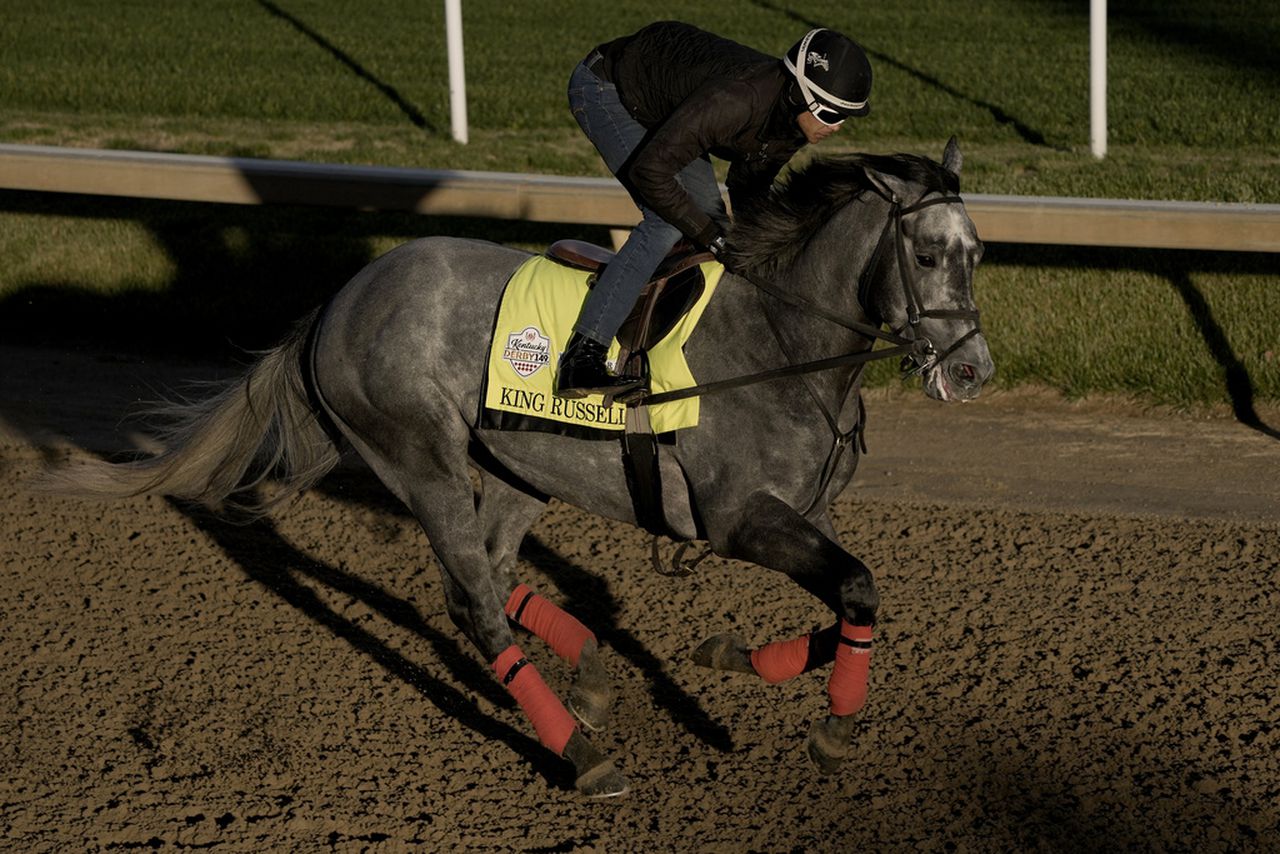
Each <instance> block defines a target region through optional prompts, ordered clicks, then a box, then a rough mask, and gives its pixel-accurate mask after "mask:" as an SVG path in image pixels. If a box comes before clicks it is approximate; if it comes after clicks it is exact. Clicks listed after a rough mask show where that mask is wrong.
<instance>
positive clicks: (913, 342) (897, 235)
mask: <svg viewBox="0 0 1280 854" xmlns="http://www.w3.org/2000/svg"><path fill="white" fill-rule="evenodd" d="M873 189H874V191H875V192H876V194H877V195H879V196H880V197H881V198H883V199H885V200H886V201H888V202H889V203H890V205H891V208H890V211H889V216H888V219H887V220H886V222H885V227H884V230H883V231H882V232H881V233H880V240H879V241H878V242H877V243H876V248H875V250H874V251H873V252H872V253H871V257H870V259H868V261H867V264H866V266H864V267H863V269H862V273H861V274H860V275H859V277H858V295H859V302H861V303H863V304H864V310H866V305H865V297H864V293H865V291H866V287H867V285H868V284H869V282H870V277H871V276H872V275H874V272H875V269H876V268H877V266H878V265H879V263H880V256H881V254H882V253H883V250H884V247H885V244H886V242H887V240H888V237H889V233H890V231H892V232H893V233H894V242H895V244H896V251H897V256H898V273H899V277H900V279H901V281H902V286H903V291H904V293H905V295H906V301H907V323H906V324H905V325H904V326H902V327H899V328H898V329H896V330H893V331H885V330H883V329H881V328H880V327H879V326H872V325H871V324H868V323H861V322H859V321H856V320H850V319H848V318H845V317H841V316H840V315H839V314H836V313H835V312H833V311H831V310H830V309H827V308H826V307H824V306H821V305H818V304H817V303H814V302H812V301H810V300H807V299H805V298H803V297H800V296H797V295H795V294H792V293H788V292H786V291H783V290H781V289H780V288H778V287H777V286H776V285H775V284H774V283H773V282H770V281H768V280H766V279H763V278H761V277H759V276H756V275H753V274H751V273H748V272H746V271H738V270H730V272H732V273H733V274H734V275H736V276H738V277H739V278H742V279H744V280H746V281H747V282H750V283H751V284H752V285H754V286H755V287H756V288H757V289H759V290H760V291H762V292H764V293H766V294H768V295H769V296H771V297H773V298H774V299H776V300H779V301H780V302H784V303H786V304H788V305H790V306H792V307H794V308H798V309H800V310H801V311H804V312H807V313H809V314H812V315H814V316H815V317H820V318H822V319H823V320H826V321H829V322H831V323H834V324H836V325H837V326H841V327H843V328H845V329H848V330H850V331H851V332H856V333H857V334H859V335H862V336H863V337H865V338H869V339H872V347H873V348H874V345H875V343H874V342H875V340H876V339H878V340H881V341H887V342H889V343H890V344H892V345H893V346H891V347H884V348H881V349H879V350H876V349H870V350H859V351H857V352H853V353H845V354H843V355H840V356H831V357H829V358H825V359H816V360H813V361H809V362H801V363H799V364H788V365H785V366H783V367H780V368H772V369H770V370H767V371H759V372H757V373H754V374H745V375H743V376H740V377H732V378H730V379H726V380H718V381H715V382H709V383H701V384H699V385H695V386H689V387H688V388H681V389H674V390H672V391H665V392H660V393H658V394H651V395H647V396H645V397H643V398H642V399H641V400H640V401H639V402H640V403H644V404H645V405H648V406H656V405H658V404H661V403H671V402H673V401H677V400H687V399H688V398H691V397H701V396H704V395H708V394H716V393H718V392H722V391H729V390H730V389H735V388H742V387H743V386H748V385H755V384H757V383H764V382H771V381H773V380H777V379H782V378H784V377H792V376H799V375H802V374H810V373H816V372H818V371H828V370H832V369H834V368H842V367H848V366H852V365H864V364H866V363H867V362H872V361H878V360H880V359H891V358H894V357H898V356H901V357H905V358H909V359H910V360H911V361H912V362H914V363H915V364H916V366H917V367H916V371H917V372H918V371H920V370H923V369H924V368H925V367H927V366H928V365H929V364H931V363H934V362H937V361H941V360H942V359H943V358H945V357H946V356H948V355H950V354H951V353H952V352H954V351H955V350H956V349H957V348H958V347H959V346H960V345H961V344H963V343H964V342H965V341H967V340H969V339H970V338H972V337H973V336H974V335H977V334H978V332H979V331H980V327H979V326H978V313H977V312H976V311H969V310H965V309H922V308H921V300H920V298H919V295H918V294H917V293H916V288H915V283H914V282H913V281H912V279H911V276H910V274H909V273H908V272H907V270H908V268H907V266H906V244H905V242H904V241H903V236H902V235H903V232H902V217H903V216H905V215H907V214H912V213H915V212H916V211H919V210H922V209H923V208H927V207H930V206H932V205H941V204H963V200H962V199H961V198H960V197H959V196H939V197H937V198H933V199H925V200H923V201H919V202H916V203H915V204H913V205H908V206H906V207H903V205H902V201H901V200H900V199H899V198H898V197H897V196H896V195H892V196H887V195H885V194H884V193H883V192H882V191H881V190H879V189H878V188H873ZM922 318H954V319H969V320H973V321H974V326H973V329H971V330H970V331H969V332H968V333H966V334H965V335H964V336H962V337H961V338H959V339H958V340H957V341H955V342H954V343H953V344H952V345H951V346H950V347H948V348H947V349H946V350H945V351H944V352H943V353H942V354H941V355H939V354H937V353H936V352H935V351H934V348H933V344H932V342H930V341H929V339H928V338H924V337H922V336H914V337H911V338H907V337H905V336H903V335H902V332H903V331H904V330H905V329H906V328H907V327H908V326H910V327H912V328H915V327H917V326H918V325H919V323H920V321H921V319H922ZM775 334H776V333H775Z"/></svg>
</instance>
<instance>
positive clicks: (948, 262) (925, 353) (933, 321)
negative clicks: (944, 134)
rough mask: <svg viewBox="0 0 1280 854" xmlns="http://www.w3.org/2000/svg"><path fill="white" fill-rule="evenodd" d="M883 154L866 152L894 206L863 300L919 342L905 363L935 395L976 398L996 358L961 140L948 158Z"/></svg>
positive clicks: (870, 176) (871, 171)
mask: <svg viewBox="0 0 1280 854" xmlns="http://www.w3.org/2000/svg"><path fill="white" fill-rule="evenodd" d="M878 162H880V159H877V158H867V160H866V163H865V164H864V172H865V175H866V177H867V180H868V181H869V182H870V183H871V185H872V187H873V188H874V189H875V192H876V193H877V194H878V195H879V196H880V197H881V198H882V199H884V200H885V201H886V202H888V203H889V213H888V221H887V223H886V225H885V229H884V232H883V233H882V235H881V245H880V246H878V247H877V249H876V253H875V255H874V256H873V259H872V261H871V262H870V263H872V264H875V265H876V268H877V269H875V270H872V271H869V272H871V275H870V276H869V277H867V278H868V280H869V281H870V282H874V284H875V286H874V287H866V288H863V289H860V290H861V292H860V294H859V299H860V301H861V302H862V307H863V309H864V311H866V313H867V314H868V315H869V316H870V317H873V318H876V319H883V320H884V322H885V323H887V324H888V325H889V327H890V328H891V329H892V330H893V331H894V332H895V333H896V334H898V335H901V336H903V337H904V338H908V339H910V340H912V341H914V342H916V343H917V345H918V346H917V350H916V352H915V353H914V354H913V355H912V356H911V357H909V358H908V359H904V370H906V371H907V372H909V373H918V374H919V375H920V376H921V380H922V383H923V387H924V391H925V393H926V394H927V395H928V396H929V397H931V398H934V399H935V400H942V401H969V400H972V399H974V398H975V397H977V396H978V394H979V393H980V392H981V391H982V386H983V384H984V383H986V382H987V381H988V380H989V379H991V376H992V375H993V374H994V373H995V365H994V363H993V362H992V361H991V352H990V350H989V349H988V348H987V341H986V338H985V337H984V336H983V334H982V328H981V326H980V325H979V322H978V307H977V304H976V302H975V301H974V296H973V272H974V268H975V267H977V265H978V262H979V261H980V260H982V251H983V247H982V241H981V240H979V239H978V233H977V230H976V229H975V228H974V225H973V221H972V220H971V219H969V215H968V213H967V212H966V211H965V207H964V202H963V201H962V200H961V199H960V196H959V195H958V193H959V189H960V182H959V174H960V167H961V164H962V162H963V157H962V155H961V154H960V146H959V145H958V144H957V143H956V140H955V138H954V137H952V138H951V140H950V141H949V142H948V143H947V146H946V149H945V151H944V152H943V156H942V163H941V165H939V164H937V163H934V162H933V161H931V160H927V159H925V158H903V157H901V156H900V157H899V158H894V159H892V161H888V162H884V166H887V167H892V168H877V163H878ZM904 167H905V168H904Z"/></svg>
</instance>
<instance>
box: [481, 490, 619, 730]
mask: <svg viewBox="0 0 1280 854" xmlns="http://www.w3.org/2000/svg"><path fill="white" fill-rule="evenodd" d="M480 490H481V491H480V505H479V516H480V523H481V525H482V527H483V529H484V532H485V548H486V550H487V551H488V554H489V560H490V563H491V564H492V566H493V571H494V577H495V579H496V583H497V586H498V589H499V590H510V591H511V593H510V595H509V596H508V597H507V601H506V605H505V606H504V608H503V610H504V611H505V612H506V615H507V617H508V619H510V620H511V621H512V622H513V623H516V624H517V625H519V626H521V627H522V628H524V629H526V630H528V631H529V632H531V633H532V634H533V635H534V636H535V637H537V638H539V639H541V640H542V641H544V642H546V643H547V644H548V645H549V646H550V647H551V648H552V650H554V651H555V653H556V654H557V655H558V656H560V658H562V659H564V660H565V661H567V662H568V663H569V664H571V665H573V667H574V677H573V687H572V688H571V689H570V691H569V697H568V700H567V702H566V705H567V706H568V708H569V711H570V712H572V713H573V716H574V717H575V718H577V719H578V721H579V722H580V723H581V724H582V725H583V726H584V727H586V728H587V729H589V730H591V731H593V732H598V731H599V730H602V729H604V728H605V727H606V726H607V725H608V723H609V704H610V702H611V700H612V698H613V692H612V689H611V687H610V684H609V674H608V672H607V670H606V669H605V666H604V661H603V658H602V653H601V650H600V645H599V642H598V641H597V639H596V636H595V634H594V633H593V632H591V630H590V629H588V628H587V627H586V626H584V625H583V624H582V623H580V622H579V621H578V620H577V619H576V618H574V617H573V616H572V615H571V614H569V613H567V612H566V611H564V610H562V609H560V608H559V607H558V606H556V605H555V604H553V603H552V602H550V601H549V600H547V599H544V598H543V597H542V596H540V595H538V594H537V593H535V592H534V591H533V590H532V589H531V588H530V587H529V586H528V585H527V584H517V585H515V586H514V587H512V586H511V578H512V576H513V575H514V570H515V566H516V563H517V558H518V553H519V548H520V543H521V542H522V541H523V540H524V537H525V534H526V533H527V532H528V530H529V527H530V526H531V525H532V524H533V522H534V521H535V520H536V519H537V518H538V516H539V515H541V513H542V511H543V510H544V509H545V508H546V498H545V497H543V496H541V495H538V494H536V493H534V492H532V491H530V490H526V489H524V488H522V487H521V486H520V485H516V484H513V483H512V482H511V481H509V480H508V479H506V478H504V477H501V476H499V475H498V474H493V473H490V472H489V471H482V473H481V476H480Z"/></svg>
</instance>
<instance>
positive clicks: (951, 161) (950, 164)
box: [942, 136, 964, 175]
mask: <svg viewBox="0 0 1280 854" xmlns="http://www.w3.org/2000/svg"><path fill="white" fill-rule="evenodd" d="M942 165H943V167H944V168H946V169H950V170H951V171H952V172H954V173H955V174H957V175H959V174H960V167H961V166H963V165H964V155H963V154H961V153H960V143H958V142H956V138H955V137H954V136H953V137H951V139H949V140H947V147H946V148H945V149H944V150H943V152H942Z"/></svg>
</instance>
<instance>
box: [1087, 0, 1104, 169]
mask: <svg viewBox="0 0 1280 854" xmlns="http://www.w3.org/2000/svg"><path fill="white" fill-rule="evenodd" d="M1089 142H1090V145H1091V146H1092V148H1093V156H1094V157H1096V158H1098V159H1099V160H1101V159H1102V158H1104V157H1106V156H1107V0H1089Z"/></svg>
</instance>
